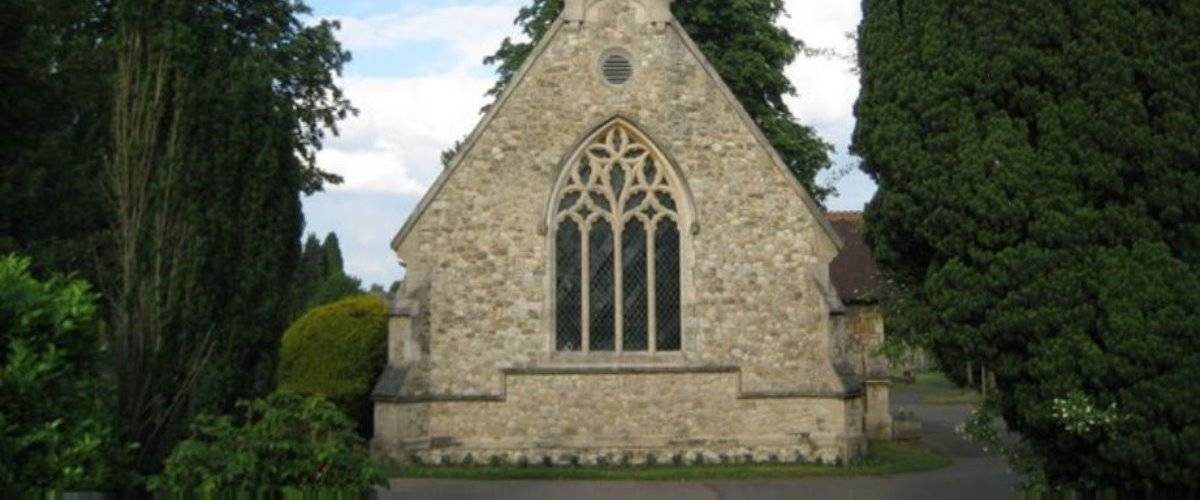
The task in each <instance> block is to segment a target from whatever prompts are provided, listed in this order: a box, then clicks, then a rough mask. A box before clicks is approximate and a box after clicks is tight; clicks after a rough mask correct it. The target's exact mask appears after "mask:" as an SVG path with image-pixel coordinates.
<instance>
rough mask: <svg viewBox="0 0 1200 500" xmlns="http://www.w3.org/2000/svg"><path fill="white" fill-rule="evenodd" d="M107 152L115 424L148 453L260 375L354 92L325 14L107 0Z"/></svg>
mask: <svg viewBox="0 0 1200 500" xmlns="http://www.w3.org/2000/svg"><path fill="white" fill-rule="evenodd" d="M112 12H113V18H114V19H113V21H112V25H111V32H110V34H109V35H108V36H109V39H108V40H105V41H106V42H111V44H112V45H113V46H115V47H116V53H117V61H118V64H117V72H116V75H115V77H114V79H115V81H116V82H117V83H118V84H117V85H116V95H115V102H116V106H115V108H114V115H115V119H114V126H113V128H114V130H113V132H112V133H113V138H114V146H113V147H114V154H113V159H112V161H111V162H110V163H109V165H108V166H107V170H108V171H107V172H106V176H105V177H103V179H104V180H105V181H107V187H108V189H109V191H110V193H109V194H110V197H111V199H112V200H113V205H114V207H115V210H114V212H115V214H114V218H115V226H116V227H117V230H116V231H115V237H116V241H115V243H116V244H115V245H114V246H115V247H116V251H115V253H116V254H117V260H118V263H117V266H118V268H119V272H118V273H116V274H115V275H114V278H113V279H112V281H113V282H112V283H111V285H110V286H109V287H108V288H107V289H106V296H107V298H109V299H110V300H111V301H112V307H111V308H110V311H111V313H112V321H111V322H110V323H111V325H112V329H113V334H114V338H115V341H114V347H115V348H116V349H117V350H118V352H117V355H118V358H119V363H118V365H117V368H118V374H117V377H118V384H119V386H120V388H121V391H120V396H121V399H120V401H121V402H120V408H121V410H122V411H121V416H120V422H121V423H122V433H123V437H124V439H126V440H127V441H130V442H135V441H136V442H140V443H141V444H142V447H141V448H140V449H139V454H140V456H139V457H138V462H139V467H140V468H141V469H142V470H143V471H147V472H150V471H153V469H155V468H156V467H157V466H158V465H157V464H158V463H159V462H160V461H161V459H162V458H163V457H164V456H165V455H166V453H167V452H168V451H169V450H170V448H171V445H172V444H173V442H174V441H175V440H176V439H178V438H179V437H181V436H182V435H183V433H184V432H185V429H184V426H183V422H186V421H187V419H188V417H189V415H190V414H194V413H196V412H201V411H209V412H224V411H228V410H229V409H231V408H232V406H233V402H234V401H235V400H236V399H238V398H241V397H246V396H253V395H259V394H264V393H266V392H267V391H269V390H270V389H271V386H272V382H273V374H274V372H275V354H276V353H277V352H278V341H279V336H280V333H281V332H282V331H283V330H284V329H285V328H286V327H287V324H288V322H289V321H290V319H291V317H290V313H291V309H292V307H291V301H292V298H293V296H292V286H291V285H292V280H293V278H294V276H295V267H296V265H297V263H298V262H299V260H300V256H299V251H300V248H299V245H298V243H299V239H300V237H301V232H302V228H303V216H302V213H301V207H300V194H301V193H311V192H313V191H316V190H319V189H320V188H321V186H322V185H323V183H325V182H336V181H338V179H337V177H336V176H333V175H331V174H329V173H327V172H324V171H321V170H320V169H318V168H317V167H316V165H315V152H316V150H317V149H319V148H320V146H321V143H322V140H323V138H324V137H325V134H326V133H327V131H330V130H335V129H334V126H335V124H336V122H337V121H338V120H340V119H342V118H344V117H346V116H347V115H348V114H350V113H352V112H353V111H354V110H353V108H351V107H350V105H349V103H348V102H347V101H346V99H345V98H344V96H343V95H342V92H341V89H340V88H339V87H338V86H337V85H336V84H335V82H334V80H335V78H336V76H337V75H338V74H339V73H340V71H341V68H342V65H343V64H344V63H345V62H346V61H348V60H349V54H348V53H346V52H345V51H343V50H342V49H341V47H340V45H339V44H338V42H337V41H336V40H335V39H334V37H333V32H334V30H335V28H336V25H335V24H333V23H330V22H327V21H315V22H314V21H309V20H308V19H307V16H308V14H309V10H308V8H307V7H306V6H305V5H304V4H303V3H301V2H293V1H285V0H270V1H261V2H222V1H215V0H205V1H192V0H155V1H143V0H118V1H115V2H113V3H112Z"/></svg>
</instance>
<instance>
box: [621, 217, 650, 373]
mask: <svg viewBox="0 0 1200 500" xmlns="http://www.w3.org/2000/svg"><path fill="white" fill-rule="evenodd" d="M647 251H648V249H647V248H646V227H645V225H643V224H642V221H640V220H638V219H633V220H630V221H629V222H627V223H625V229H624V230H623V231H622V233H621V261H622V263H621V272H622V274H621V288H622V291H623V292H624V294H623V297H622V304H623V305H622V307H623V316H624V318H623V320H624V321H623V323H622V325H623V326H622V330H621V331H622V340H623V342H624V346H623V348H624V349H625V350H626V351H644V350H646V348H647V346H648V345H649V340H650V335H649V332H648V322H649V316H648V312H647V309H648V303H647V300H648V297H647V295H646V278H647V276H646V272H647V267H646V252H647Z"/></svg>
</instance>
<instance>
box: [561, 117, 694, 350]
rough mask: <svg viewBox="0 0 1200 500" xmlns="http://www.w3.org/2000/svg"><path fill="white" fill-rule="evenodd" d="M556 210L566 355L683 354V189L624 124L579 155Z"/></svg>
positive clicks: (562, 334) (594, 142)
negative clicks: (681, 350)
mask: <svg viewBox="0 0 1200 500" xmlns="http://www.w3.org/2000/svg"><path fill="white" fill-rule="evenodd" d="M575 158H576V159H575V160H574V163H573V164H572V165H570V167H569V169H568V172H567V173H566V175H567V179H565V183H564V185H563V186H562V187H561V188H560V191H559V193H558V196H557V198H556V203H555V204H554V205H553V206H554V211H555V215H554V225H553V227H554V231H555V234H554V239H553V241H554V245H555V252H554V254H555V258H554V260H555V262H554V269H555V315H554V317H555V329H556V331H555V337H556V340H555V344H556V349H557V350H559V351H584V352H591V351H617V352H636V351H640V352H656V351H678V350H679V349H680V337H681V321H680V313H681V311H680V304H681V299H680V293H681V282H680V281H681V268H680V262H681V261H680V258H679V252H680V229H679V228H680V227H681V222H680V216H679V210H678V200H680V199H681V197H680V196H679V191H678V186H676V185H675V182H674V181H673V180H672V178H671V175H669V174H668V172H667V171H666V168H667V165H666V163H665V162H664V161H663V160H661V159H660V158H659V157H657V156H656V155H655V154H654V152H653V151H652V149H651V148H650V147H649V146H648V145H647V144H645V143H644V142H642V140H641V139H640V138H639V135H637V134H636V133H634V132H633V131H632V130H630V129H629V128H627V126H626V125H624V124H622V123H616V124H614V125H611V126H610V127H609V128H607V129H605V130H604V131H603V132H602V133H600V134H598V135H597V136H596V138H595V140H594V141H593V142H591V143H589V144H587V145H585V146H584V148H583V151H582V152H581V154H578V155H576V157H575Z"/></svg>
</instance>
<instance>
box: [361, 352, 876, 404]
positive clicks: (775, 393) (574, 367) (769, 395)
mask: <svg viewBox="0 0 1200 500" xmlns="http://www.w3.org/2000/svg"><path fill="white" fill-rule="evenodd" d="M389 368H391V367H389ZM499 372H500V374H501V389H500V393H498V394H444V393H443V394H428V393H417V394H396V393H390V394H389V393H387V392H385V391H381V390H379V389H378V388H377V389H376V391H375V392H374V393H373V394H372V395H371V396H372V397H371V399H372V400H373V401H375V402H381V403H401V404H404V403H448V402H450V403H452V402H484V403H503V402H505V401H507V400H508V381H507V379H508V377H511V376H530V375H535V376H536V375H655V374H681V375H687V374H712V373H727V374H731V375H735V376H736V377H737V395H736V396H735V397H736V399H840V400H849V399H855V398H859V397H862V396H863V394H864V392H865V391H864V386H863V385H858V386H856V387H854V388H852V389H849V390H846V391H829V390H819V389H818V390H813V389H782V390H768V391H744V390H742V369H741V368H740V367H738V366H733V365H688V364H676V363H663V364H646V363H630V364H619V363H611V362H610V363H607V364H599V363H596V364H592V363H554V364H545V365H531V366H514V367H508V368H501V369H500V370H499ZM396 389H398V388H396Z"/></svg>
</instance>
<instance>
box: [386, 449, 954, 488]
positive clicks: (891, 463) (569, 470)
mask: <svg viewBox="0 0 1200 500" xmlns="http://www.w3.org/2000/svg"><path fill="white" fill-rule="evenodd" d="M869 449H870V452H869V454H868V455H867V456H866V457H863V458H861V459H858V460H854V461H852V462H850V463H848V464H846V465H821V464H810V463H780V464H771V463H767V464H702V465H645V466H573V467H572V466H564V467H543V466H536V465H529V466H524V467H522V466H516V465H501V466H494V465H480V466H442V467H437V466H390V467H387V468H386V471H385V473H386V474H387V476H388V477H390V478H393V479H466V480H475V481H496V480H577V481H684V480H709V479H770V478H803V477H830V476H881V475H889V474H906V473H912V472H923V471H930V470H935V469H940V468H943V467H946V466H948V465H950V462H951V461H950V459H949V458H946V457H945V456H942V455H940V454H938V453H935V452H933V451H931V450H929V449H927V448H925V447H922V446H920V445H918V444H915V443H897V442H891V441H872V442H871V443H870V446H869Z"/></svg>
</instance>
